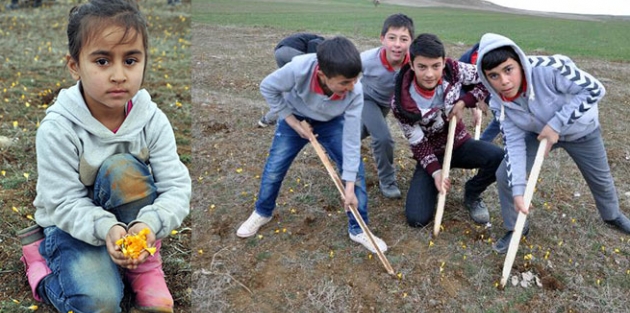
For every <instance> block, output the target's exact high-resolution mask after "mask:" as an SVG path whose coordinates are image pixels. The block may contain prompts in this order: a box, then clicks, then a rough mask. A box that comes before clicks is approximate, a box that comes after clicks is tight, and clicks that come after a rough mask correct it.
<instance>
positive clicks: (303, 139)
mask: <svg viewBox="0 0 630 313" xmlns="http://www.w3.org/2000/svg"><path fill="white" fill-rule="evenodd" d="M360 74H361V57H360V55H359V52H358V51H357V49H356V47H355V46H354V44H353V43H352V42H351V41H350V40H348V39H346V38H344V37H335V38H332V39H328V40H324V41H323V42H322V43H321V44H320V45H319V47H318V49H317V54H306V55H303V56H297V57H295V58H294V59H293V61H291V62H290V63H288V64H287V65H285V66H283V67H282V68H280V69H278V70H276V71H275V72H273V73H271V74H270V75H269V76H267V77H266V78H265V79H264V80H263V81H262V83H261V84H260V92H261V93H262V95H263V97H264V98H265V100H266V101H267V103H269V106H270V108H271V112H272V113H274V114H277V115H278V116H279V117H280V120H279V122H278V126H277V127H276V130H275V135H274V139H273V142H272V143H271V149H270V150H269V157H268V158H267V162H266V164H265V168H264V170H263V174H262V179H261V183H260V190H259V192H258V200H257V201H256V205H255V210H254V212H253V213H252V214H251V216H250V217H249V218H248V219H247V220H246V221H245V222H244V223H243V224H242V225H241V226H240V227H239V229H238V231H237V232H236V235H237V236H239V237H242V238H246V237H251V236H253V235H255V234H256V232H257V231H258V229H259V228H260V227H261V226H263V225H265V224H266V223H268V222H269V221H270V220H271V218H272V214H273V210H274V208H275V205H276V198H277V197H278V192H279V191H280V186H281V184H282V180H283V179H284V176H285V175H286V173H287V171H288V169H289V166H290V165H291V162H293V159H295V156H296V155H297V154H298V153H299V152H300V150H302V148H303V147H304V145H306V144H307V143H308V142H309V141H308V139H307V138H309V137H310V134H312V133H314V134H316V135H317V138H318V139H319V142H320V143H321V144H322V146H324V148H325V149H326V151H327V152H328V155H329V156H330V157H331V158H332V159H333V160H334V161H335V163H337V167H338V168H339V170H340V171H341V179H342V180H344V181H345V203H344V206H345V207H346V208H347V207H348V206H349V205H353V206H355V207H356V208H357V209H358V211H359V213H360V214H361V216H362V218H363V219H364V220H365V222H366V223H367V222H368V216H367V193H366V190H365V180H364V173H363V164H362V163H361V156H360V151H361V150H360V146H361V136H360V130H361V109H362V108H363V88H362V86H361V83H360V82H358V81H357V80H358V77H359V75H360ZM302 120H305V121H307V122H308V123H309V124H310V127H306V128H305V127H302V125H301V124H300V121H302ZM348 217H349V225H348V233H349V235H350V239H352V240H353V241H355V242H358V243H360V244H362V245H363V246H365V247H366V248H367V249H368V250H370V251H372V252H376V250H375V249H374V247H373V246H372V244H371V242H370V241H369V239H368V237H367V235H366V234H365V233H364V232H363V231H362V230H361V228H360V226H359V224H358V223H357V221H356V220H355V219H354V217H353V216H352V215H351V213H350V212H348ZM374 239H375V241H376V243H377V245H378V246H379V248H380V250H381V251H383V252H385V251H386V250H387V245H386V244H385V242H384V241H383V240H381V239H380V238H377V237H374Z"/></svg>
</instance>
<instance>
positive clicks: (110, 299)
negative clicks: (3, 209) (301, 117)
mask: <svg viewBox="0 0 630 313" xmlns="http://www.w3.org/2000/svg"><path fill="white" fill-rule="evenodd" d="M67 33H68V46H69V55H68V56H67V66H68V69H69V70H70V73H71V75H72V77H73V78H74V79H75V80H77V84H76V85H75V86H73V87H71V88H68V89H64V90H62V91H61V92H60V93H59V95H58V97H57V101H56V103H55V104H54V105H52V106H51V107H50V108H49V109H48V110H47V111H46V114H47V115H46V117H45V118H44V119H43V120H42V122H41V126H40V127H39V129H38V131H37V140H36V147H37V170H38V175H39V178H38V181H37V197H36V198H35V201H34V205H35V207H36V208H37V211H36V212H35V219H36V221H37V224H38V225H39V227H34V228H31V229H29V230H28V231H25V232H23V233H22V234H21V236H20V237H21V239H22V243H23V254H24V256H23V258H22V261H23V262H24V263H25V265H26V267H27V276H28V280H29V284H30V286H31V289H32V291H33V295H34V296H35V298H36V299H38V300H41V301H43V302H45V303H50V304H52V305H53V306H54V307H55V308H56V309H57V310H59V311H60V312H64V313H65V312H70V311H74V312H96V311H98V312H120V311H121V308H120V301H121V300H122V298H123V280H122V277H121V275H120V274H119V272H120V269H123V272H124V276H125V279H127V281H128V283H129V285H130V286H131V288H132V289H133V292H134V293H135V305H136V307H137V308H138V309H140V310H144V311H151V312H172V311H173V298H172V296H171V294H170V292H169V290H168V288H167V286H166V283H165V281H164V273H163V271H162V262H161V258H160V252H159V250H160V240H159V238H164V237H166V236H167V235H168V234H169V233H170V232H171V230H173V229H174V228H176V227H178V226H179V225H180V224H181V223H182V220H183V219H184V218H185V217H186V216H187V215H188V212H189V201H190V192H191V181H190V177H189V175H188V170H187V168H186V167H185V166H184V165H183V164H182V163H181V162H180V160H179V156H178V154H177V150H176V145H175V137H174V134H173V130H172V128H171V125H170V123H169V121H168V119H167V117H166V116H165V115H164V113H163V112H162V111H160V110H159V109H158V107H157V105H156V104H155V103H153V102H152V101H151V97H150V96H149V93H148V92H147V91H146V90H144V89H142V90H140V86H141V85H142V82H143V78H144V72H145V69H146V66H147V63H146V62H147V57H148V55H147V50H148V37H147V36H148V35H147V27H146V21H145V19H144V17H143V15H142V14H141V13H140V12H139V10H138V7H137V6H136V4H135V2H134V1H125V0H92V1H89V2H88V3H85V4H82V5H79V6H76V7H74V8H73V9H72V10H71V11H70V15H69V22H68V30H67ZM40 227H41V228H40ZM42 228H43V230H42ZM145 228H148V229H149V230H150V234H149V235H148V236H147V243H148V245H149V246H154V247H156V248H157V252H156V253H155V254H154V255H153V256H150V255H149V254H148V252H146V251H145V252H143V253H142V254H141V255H140V256H139V257H138V258H137V259H131V258H128V257H125V256H124V255H123V253H122V252H121V249H120V247H119V246H117V245H116V241H117V240H118V239H120V238H122V237H123V236H125V235H127V234H130V235H131V234H137V233H139V232H140V231H141V230H143V229H145ZM40 237H43V238H40Z"/></svg>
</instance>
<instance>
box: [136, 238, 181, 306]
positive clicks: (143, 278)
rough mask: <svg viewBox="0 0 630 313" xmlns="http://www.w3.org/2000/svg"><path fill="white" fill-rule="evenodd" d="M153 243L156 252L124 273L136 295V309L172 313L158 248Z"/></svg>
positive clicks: (158, 244) (157, 242) (169, 295)
mask: <svg viewBox="0 0 630 313" xmlns="http://www.w3.org/2000/svg"><path fill="white" fill-rule="evenodd" d="M161 246H162V242H161V241H160V240H157V241H156V242H155V247H156V248H157V249H156V252H155V254H154V255H153V256H149V257H148V258H147V260H146V261H145V262H144V263H142V264H140V265H139V266H138V267H137V268H136V269H134V270H127V272H126V273H125V275H126V277H127V280H128V281H129V284H131V288H132V289H133V292H134V293H135V294H136V308H138V309H139V310H142V311H148V312H169V313H171V312H173V296H171V293H170V292H169V291H168V287H167V286H166V281H164V271H162V257H161V256H160V247H161Z"/></svg>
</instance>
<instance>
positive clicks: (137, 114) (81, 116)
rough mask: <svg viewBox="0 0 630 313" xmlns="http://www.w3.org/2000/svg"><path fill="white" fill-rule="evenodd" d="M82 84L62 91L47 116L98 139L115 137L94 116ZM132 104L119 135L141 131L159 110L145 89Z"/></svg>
mask: <svg viewBox="0 0 630 313" xmlns="http://www.w3.org/2000/svg"><path fill="white" fill-rule="evenodd" d="M80 84H81V83H80V82H78V83H77V84H76V85H74V86H72V87H70V88H68V89H63V90H61V91H60V92H59V95H58V96H57V100H56V101H55V103H54V105H52V106H50V107H49V108H48V109H47V110H46V116H47V117H48V116H50V118H53V116H54V115H55V114H58V115H61V116H62V117H64V118H65V119H67V120H69V121H70V122H72V123H73V124H75V125H78V126H79V127H81V128H83V129H85V130H86V131H88V132H89V133H92V134H93V135H95V136H98V137H113V136H115V135H116V134H114V133H113V132H112V131H110V130H109V129H107V127H105V126H104V125H103V124H101V123H100V122H99V121H98V120H96V119H95V118H94V117H93V116H92V113H90V110H89V109H88V107H87V104H86V103H85V100H84V99H83V95H82V94H81V91H80V88H79V86H80ZM131 102H132V103H133V108H132V109H131V111H130V112H129V115H127V117H126V118H125V121H124V122H123V124H122V125H121V126H120V128H119V130H118V132H117V134H118V135H121V134H128V133H135V132H137V131H141V130H142V128H143V127H144V125H145V124H146V122H147V120H148V119H150V118H151V117H152V116H153V115H154V114H155V111H156V109H157V106H156V105H155V104H154V103H152V102H151V96H150V95H149V93H148V92H147V91H146V90H144V89H141V90H139V91H138V93H137V94H136V95H135V96H134V97H133V98H132V99H131Z"/></svg>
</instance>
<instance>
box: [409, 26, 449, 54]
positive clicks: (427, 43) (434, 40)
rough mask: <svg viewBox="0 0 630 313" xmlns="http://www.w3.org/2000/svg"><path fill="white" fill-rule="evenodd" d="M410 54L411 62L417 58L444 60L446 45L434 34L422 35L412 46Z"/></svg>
mask: <svg viewBox="0 0 630 313" xmlns="http://www.w3.org/2000/svg"><path fill="white" fill-rule="evenodd" d="M409 54H410V57H411V61H413V60H414V59H415V58H416V57H417V56H423V57H425V58H431V59H435V58H443V57H445V56H446V51H445V50H444V44H443V43H442V41H441V40H440V38H438V36H436V35H434V34H426V33H425V34H420V35H418V37H416V39H414V40H413V42H412V43H411V46H409Z"/></svg>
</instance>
